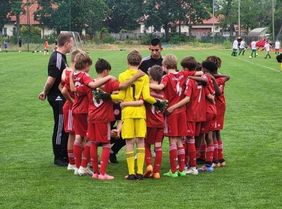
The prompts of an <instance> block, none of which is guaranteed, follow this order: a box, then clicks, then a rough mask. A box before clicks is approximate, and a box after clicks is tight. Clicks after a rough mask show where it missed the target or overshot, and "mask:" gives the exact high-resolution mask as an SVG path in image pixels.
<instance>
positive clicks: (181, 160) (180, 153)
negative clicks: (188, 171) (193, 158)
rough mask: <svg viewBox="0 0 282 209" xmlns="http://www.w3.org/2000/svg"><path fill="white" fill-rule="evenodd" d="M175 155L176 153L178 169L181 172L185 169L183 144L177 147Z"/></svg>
mask: <svg viewBox="0 0 282 209" xmlns="http://www.w3.org/2000/svg"><path fill="white" fill-rule="evenodd" d="M177 155H178V164H179V171H180V172H182V171H184V169H185V149H184V147H183V146H182V147H178V150H177Z"/></svg>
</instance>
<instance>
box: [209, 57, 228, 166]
mask: <svg viewBox="0 0 282 209" xmlns="http://www.w3.org/2000/svg"><path fill="white" fill-rule="evenodd" d="M207 60H209V61H212V62H214V63H215V64H216V65H217V69H219V68H220V67H221V63H222V62H221V59H220V58H219V57H217V56H210V57H208V58H207ZM212 75H213V76H214V77H215V79H216V83H217V85H218V87H219V90H220V95H218V96H216V97H215V104H216V110H217V116H216V122H215V131H214V141H213V142H214V155H213V158H214V159H213V161H214V164H215V165H216V166H217V167H223V166H225V160H224V157H223V142H222V139H221V134H220V131H221V130H222V129H223V126H224V114H225V110H226V102H225V96H224V87H225V83H226V81H228V80H229V79H230V76H228V75H223V74H218V72H217V71H214V72H212Z"/></svg>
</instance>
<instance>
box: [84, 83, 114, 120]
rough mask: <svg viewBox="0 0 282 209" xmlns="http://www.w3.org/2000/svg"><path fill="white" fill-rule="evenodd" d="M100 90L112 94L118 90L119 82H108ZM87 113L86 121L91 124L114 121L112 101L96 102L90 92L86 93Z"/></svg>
mask: <svg viewBox="0 0 282 209" xmlns="http://www.w3.org/2000/svg"><path fill="white" fill-rule="evenodd" d="M101 89H102V90H103V91H104V92H107V93H110V94H111V93H112V92H113V91H116V90H118V89H119V82H118V81H116V80H109V81H108V82H106V83H105V84H104V85H103V86H102V87H101ZM88 100H89V113H88V120H89V121H91V122H111V121H114V120H115V116H114V110H113V102H112V100H102V99H101V100H100V101H97V100H96V99H95V98H94V97H93V93H92V91H90V92H88Z"/></svg>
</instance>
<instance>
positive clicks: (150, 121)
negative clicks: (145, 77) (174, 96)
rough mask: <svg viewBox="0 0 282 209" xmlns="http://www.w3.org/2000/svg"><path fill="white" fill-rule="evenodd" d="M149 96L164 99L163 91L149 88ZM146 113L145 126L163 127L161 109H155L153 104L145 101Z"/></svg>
mask: <svg viewBox="0 0 282 209" xmlns="http://www.w3.org/2000/svg"><path fill="white" fill-rule="evenodd" d="M150 93H151V96H152V97H154V98H155V99H160V100H163V99H164V93H163V91H156V90H153V89H150ZM145 107H146V115H147V127H151V128H163V126H164V115H163V113H162V112H161V111H159V110H157V109H156V107H155V106H154V105H151V104H148V103H145Z"/></svg>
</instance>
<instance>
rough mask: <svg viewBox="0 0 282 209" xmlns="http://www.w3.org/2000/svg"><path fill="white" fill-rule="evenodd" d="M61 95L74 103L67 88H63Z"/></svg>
mask: <svg viewBox="0 0 282 209" xmlns="http://www.w3.org/2000/svg"><path fill="white" fill-rule="evenodd" d="M61 93H62V95H63V96H64V97H65V99H66V100H68V101H69V102H71V103H73V98H72V97H71V96H70V93H69V91H68V89H67V88H66V87H65V86H64V87H63V88H62V90H61Z"/></svg>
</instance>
